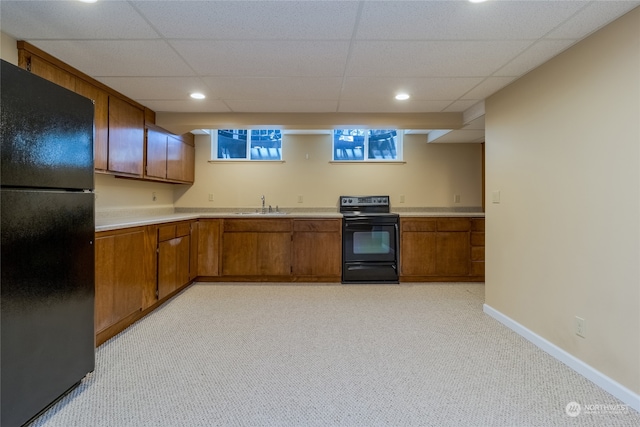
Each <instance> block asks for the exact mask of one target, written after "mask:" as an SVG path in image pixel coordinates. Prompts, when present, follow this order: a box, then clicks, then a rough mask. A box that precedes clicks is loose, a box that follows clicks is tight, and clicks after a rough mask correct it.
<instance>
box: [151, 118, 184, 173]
mask: <svg viewBox="0 0 640 427" xmlns="http://www.w3.org/2000/svg"><path fill="white" fill-rule="evenodd" d="M189 141H193V135H191V134H185V135H174V134H172V133H170V132H168V131H166V130H164V129H162V128H161V127H158V126H154V125H150V124H147V126H146V152H147V155H146V167H145V175H144V177H145V178H147V179H150V180H160V181H169V182H180V183H193V180H194V165H195V147H194V146H193V144H189Z"/></svg>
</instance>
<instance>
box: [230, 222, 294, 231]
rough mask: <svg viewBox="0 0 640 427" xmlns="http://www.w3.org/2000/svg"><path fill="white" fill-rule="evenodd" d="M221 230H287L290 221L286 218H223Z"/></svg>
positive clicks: (288, 229) (289, 227)
mask: <svg viewBox="0 0 640 427" xmlns="http://www.w3.org/2000/svg"><path fill="white" fill-rule="evenodd" d="M223 230H224V232H230V231H252V232H257V233H260V232H264V233H267V232H287V231H291V221H290V220H288V219H225V220H224V225H223Z"/></svg>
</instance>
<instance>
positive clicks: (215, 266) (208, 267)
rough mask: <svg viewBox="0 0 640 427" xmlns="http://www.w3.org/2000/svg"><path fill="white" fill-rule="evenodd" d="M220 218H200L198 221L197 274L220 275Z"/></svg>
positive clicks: (204, 275) (203, 275)
mask: <svg viewBox="0 0 640 427" xmlns="http://www.w3.org/2000/svg"><path fill="white" fill-rule="evenodd" d="M221 226H222V220H220V219H201V220H199V221H198V242H197V244H198V248H197V253H198V255H197V258H198V262H197V264H198V265H197V276H200V277H217V276H219V275H220V233H221Z"/></svg>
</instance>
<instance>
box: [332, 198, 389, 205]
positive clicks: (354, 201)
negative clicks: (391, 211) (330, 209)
mask: <svg viewBox="0 0 640 427" xmlns="http://www.w3.org/2000/svg"><path fill="white" fill-rule="evenodd" d="M340 206H354V207H355V206H389V196H340Z"/></svg>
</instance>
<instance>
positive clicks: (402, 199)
mask: <svg viewBox="0 0 640 427" xmlns="http://www.w3.org/2000/svg"><path fill="white" fill-rule="evenodd" d="M400 203H404V194H401V195H400Z"/></svg>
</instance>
